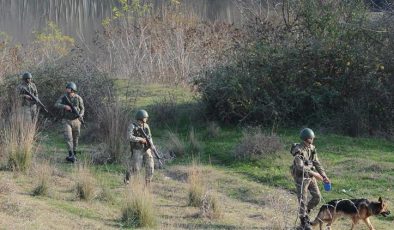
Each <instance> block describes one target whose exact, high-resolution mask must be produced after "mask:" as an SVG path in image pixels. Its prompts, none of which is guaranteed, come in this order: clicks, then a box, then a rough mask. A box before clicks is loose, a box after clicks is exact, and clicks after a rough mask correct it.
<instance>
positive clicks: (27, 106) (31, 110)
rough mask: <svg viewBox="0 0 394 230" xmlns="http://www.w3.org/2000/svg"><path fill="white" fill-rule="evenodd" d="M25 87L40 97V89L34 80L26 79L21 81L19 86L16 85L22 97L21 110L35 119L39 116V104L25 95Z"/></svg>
mask: <svg viewBox="0 0 394 230" xmlns="http://www.w3.org/2000/svg"><path fill="white" fill-rule="evenodd" d="M23 89H26V90H27V91H29V93H31V94H32V95H34V96H35V97H38V91H37V87H36V85H35V84H34V83H33V82H30V83H26V82H25V81H23V82H21V83H20V84H19V85H18V86H17V87H16V92H17V93H18V94H19V95H20V97H21V110H22V112H23V113H24V114H25V116H26V117H28V118H30V119H33V118H35V117H36V116H37V113H38V110H37V105H36V103H35V102H34V101H33V100H29V99H27V98H25V97H23V95H26V93H24V91H23Z"/></svg>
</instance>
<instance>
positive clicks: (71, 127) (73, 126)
mask: <svg viewBox="0 0 394 230" xmlns="http://www.w3.org/2000/svg"><path fill="white" fill-rule="evenodd" d="M62 124H63V135H64V140H65V141H66V144H67V149H68V151H76V150H77V147H78V138H79V135H80V133H81V121H80V120H79V119H74V120H67V119H63V120H62Z"/></svg>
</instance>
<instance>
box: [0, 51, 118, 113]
mask: <svg viewBox="0 0 394 230" xmlns="http://www.w3.org/2000/svg"><path fill="white" fill-rule="evenodd" d="M81 52H83V51H81V50H77V49H74V50H73V51H72V52H71V53H70V54H69V55H68V56H67V57H65V58H64V59H62V60H59V61H57V62H47V63H45V64H42V65H40V66H38V67H35V68H32V69H29V71H30V72H31V73H32V75H33V82H34V83H35V84H36V86H37V89H38V96H39V98H40V100H41V101H42V103H43V104H44V105H45V106H46V107H47V109H48V110H49V111H50V112H51V114H54V115H59V111H58V109H56V108H55V107H54V105H55V102H56V100H57V99H58V98H59V97H60V96H61V95H63V94H64V93H65V87H66V83H67V82H70V81H73V82H75V83H76V84H77V88H78V92H77V93H78V94H79V95H80V96H81V97H82V98H83V100H84V104H85V109H86V119H87V120H89V119H92V118H94V117H97V114H98V113H99V111H100V110H101V108H102V106H103V105H104V104H105V102H106V98H107V95H108V94H110V93H113V92H114V87H113V82H112V80H111V79H109V77H108V75H107V74H105V73H103V72H101V71H99V70H98V69H97V68H96V67H95V66H94V65H93V64H91V63H89V62H88V61H87V60H86V58H83V55H82V54H81ZM20 81H21V77H20V76H19V75H8V76H6V77H5V81H3V82H2V87H4V88H5V89H7V90H5V91H1V92H0V93H1V99H2V101H3V102H4V103H5V105H8V104H9V103H8V101H9V98H10V97H12V96H13V93H14V90H15V87H16V86H17V85H18V84H19V82H20ZM5 107H8V106H5ZM42 114H44V113H42ZM44 115H46V116H49V115H48V114H44Z"/></svg>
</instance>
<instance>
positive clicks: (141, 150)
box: [124, 110, 154, 186]
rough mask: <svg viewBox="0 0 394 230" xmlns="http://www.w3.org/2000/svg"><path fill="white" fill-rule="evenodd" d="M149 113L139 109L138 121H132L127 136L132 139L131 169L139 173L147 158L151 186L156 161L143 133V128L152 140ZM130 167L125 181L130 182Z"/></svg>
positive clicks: (147, 173) (146, 171) (148, 180)
mask: <svg viewBox="0 0 394 230" xmlns="http://www.w3.org/2000/svg"><path fill="white" fill-rule="evenodd" d="M148 117H149V116H148V113H147V112H146V111H145V110H139V111H137V113H136V115H135V119H136V120H137V122H132V123H131V124H130V125H129V127H128V130H127V137H128V140H129V141H130V148H131V154H132V159H131V170H132V172H133V173H138V172H139V171H140V169H141V167H142V163H143V159H145V183H146V185H147V186H149V184H150V182H151V181H152V178H153V171H154V161H153V156H152V151H151V149H150V148H148V147H147V143H148V142H147V140H146V139H145V138H144V137H143V135H142V134H141V129H143V130H144V131H145V134H146V135H147V136H148V138H150V139H151V140H152V136H151V131H150V128H149V125H148V124H147V120H148ZM130 174H131V172H130V169H128V171H127V172H126V177H125V180H124V181H125V183H129V180H130Z"/></svg>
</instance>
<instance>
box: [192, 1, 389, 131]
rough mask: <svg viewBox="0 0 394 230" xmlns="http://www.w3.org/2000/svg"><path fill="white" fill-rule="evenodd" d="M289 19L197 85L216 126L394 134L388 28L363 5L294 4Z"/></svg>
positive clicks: (202, 77)
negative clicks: (250, 124)
mask: <svg viewBox="0 0 394 230" xmlns="http://www.w3.org/2000/svg"><path fill="white" fill-rule="evenodd" d="M292 3H295V4H294V5H290V6H289V7H291V9H292V10H293V11H294V12H295V13H294V14H293V15H294V18H289V19H288V20H287V21H286V23H283V24H281V25H273V24H270V23H263V24H261V26H260V28H261V29H262V30H263V31H264V32H265V33H261V34H262V35H260V37H259V39H258V40H257V41H253V42H251V43H249V44H248V45H247V46H246V47H247V48H245V49H244V51H243V52H242V54H241V55H239V56H238V57H237V59H236V60H235V61H234V62H232V63H231V64H228V65H222V66H219V67H217V68H212V69H210V70H209V71H204V72H203V73H202V74H201V75H200V77H199V78H198V79H197V80H196V81H195V84H196V85H197V86H198V88H199V90H200V92H201V94H202V99H203V101H204V102H205V103H206V105H207V112H208V113H209V114H210V115H211V116H212V117H214V118H216V119H219V120H221V121H225V122H230V123H238V122H259V123H263V124H273V123H275V122H279V123H281V124H284V125H290V126H292V125H305V124H308V125H311V124H317V125H324V126H328V127H334V128H336V129H337V130H341V131H342V132H343V133H346V134H350V135H360V134H363V133H366V132H370V133H371V134H374V133H376V132H378V131H382V132H386V133H392V132H393V128H392V127H393V124H394V122H393V121H394V113H393V111H394V100H393V99H394V98H393V97H394V87H393V83H394V78H393V76H392V73H393V70H392V66H393V60H394V58H393V56H394V55H393V54H392V52H390V50H392V47H393V42H392V39H391V40H390V36H391V35H392V34H393V32H394V31H393V30H392V28H390V26H388V25H389V24H388V22H387V21H385V20H386V19H385V18H384V16H380V18H379V19H373V14H372V13H371V12H370V11H369V10H368V9H367V8H366V6H365V5H364V2H363V1H325V2H321V1H312V0H300V1H296V2H294V1H292Z"/></svg>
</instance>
